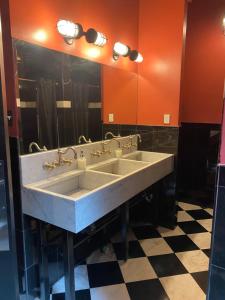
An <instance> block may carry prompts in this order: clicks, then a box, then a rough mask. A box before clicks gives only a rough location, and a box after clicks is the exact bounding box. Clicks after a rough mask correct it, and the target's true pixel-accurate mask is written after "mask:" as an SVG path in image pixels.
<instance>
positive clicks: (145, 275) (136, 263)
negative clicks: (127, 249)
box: [119, 257, 157, 282]
mask: <svg viewBox="0 0 225 300" xmlns="http://www.w3.org/2000/svg"><path fill="white" fill-rule="evenodd" d="M119 265H120V269H121V272H122V274H123V279H124V281H125V282H133V281H142V280H147V279H154V278H157V276H156V274H155V271H154V270H153V268H152V266H151V264H150V263H149V260H148V258H147V257H140V258H132V259H128V260H127V261H126V262H124V261H121V262H120V263H119Z"/></svg>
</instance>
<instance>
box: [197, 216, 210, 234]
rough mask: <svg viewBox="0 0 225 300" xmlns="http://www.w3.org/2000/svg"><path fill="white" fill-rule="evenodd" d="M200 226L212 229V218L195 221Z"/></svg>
mask: <svg viewBox="0 0 225 300" xmlns="http://www.w3.org/2000/svg"><path fill="white" fill-rule="evenodd" d="M197 222H198V223H199V224H200V225H202V227H204V228H205V229H206V230H207V231H209V232H211V231H212V219H205V220H198V221H197Z"/></svg>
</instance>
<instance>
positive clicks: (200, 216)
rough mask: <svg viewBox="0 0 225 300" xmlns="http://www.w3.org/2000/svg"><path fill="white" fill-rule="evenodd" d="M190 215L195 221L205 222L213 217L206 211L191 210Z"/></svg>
mask: <svg viewBox="0 0 225 300" xmlns="http://www.w3.org/2000/svg"><path fill="white" fill-rule="evenodd" d="M188 214H189V215H190V216H192V218H194V219H195V220H204V219H210V218H211V215H210V214H209V213H208V212H207V211H205V210H204V209H196V210H189V211H188Z"/></svg>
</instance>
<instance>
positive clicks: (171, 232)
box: [157, 226, 185, 237]
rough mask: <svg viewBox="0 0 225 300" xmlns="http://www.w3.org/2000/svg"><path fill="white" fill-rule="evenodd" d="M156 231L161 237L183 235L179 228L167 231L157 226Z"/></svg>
mask: <svg viewBox="0 0 225 300" xmlns="http://www.w3.org/2000/svg"><path fill="white" fill-rule="evenodd" d="M157 230H158V232H159V233H160V234H161V236H162V237H166V236H175V235H182V234H185V233H184V232H183V230H182V229H181V228H180V227H179V226H176V227H175V229H168V228H165V227H161V226H159V227H158V228H157Z"/></svg>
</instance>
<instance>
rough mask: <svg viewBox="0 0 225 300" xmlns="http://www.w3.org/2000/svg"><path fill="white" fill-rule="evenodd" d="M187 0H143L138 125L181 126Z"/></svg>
mask: <svg viewBox="0 0 225 300" xmlns="http://www.w3.org/2000/svg"><path fill="white" fill-rule="evenodd" d="M184 18H185V0H157V1H149V0H140V6H139V49H140V51H141V52H142V54H143V56H144V62H143V63H142V64H140V65H139V87H138V90H139V92H138V124H143V125H163V115H164V114H171V123H170V125H172V126H178V125H179V102H180V80H181V62H182V50H183V24H184Z"/></svg>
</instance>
